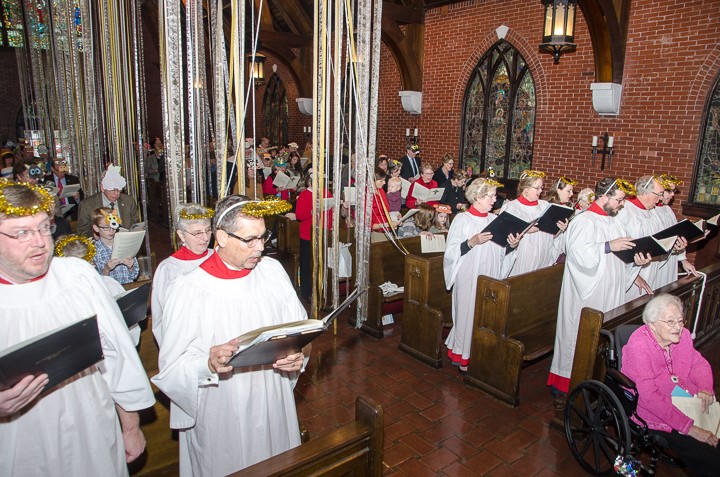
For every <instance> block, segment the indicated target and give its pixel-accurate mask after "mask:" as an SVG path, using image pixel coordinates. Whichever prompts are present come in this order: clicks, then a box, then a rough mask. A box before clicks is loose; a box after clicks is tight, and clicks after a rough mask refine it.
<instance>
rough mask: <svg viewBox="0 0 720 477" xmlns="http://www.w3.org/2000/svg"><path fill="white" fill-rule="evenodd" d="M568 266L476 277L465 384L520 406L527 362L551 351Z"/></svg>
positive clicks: (561, 265) (512, 404)
mask: <svg viewBox="0 0 720 477" xmlns="http://www.w3.org/2000/svg"><path fill="white" fill-rule="evenodd" d="M564 267H565V266H564V265H563V264H558V265H553V266H550V267H546V268H541V269H540V270H535V271H534V272H530V273H525V274H522V275H517V276H514V277H510V278H507V279H505V280H495V279H493V278H489V277H485V276H480V277H478V285H477V292H476V294H475V323H474V326H473V337H472V350H471V352H470V363H469V365H468V374H467V375H466V376H465V379H464V381H465V383H466V384H469V385H471V386H475V387H477V388H479V389H481V390H482V391H484V392H486V393H488V394H490V395H491V396H493V397H495V398H497V399H499V400H501V401H503V402H504V403H507V404H509V405H511V406H513V407H515V406H517V405H518V404H519V402H520V398H519V388H520V370H521V369H522V367H523V365H524V364H526V363H529V362H532V361H534V360H537V359H539V358H542V357H544V356H546V355H548V354H550V353H551V352H552V350H553V345H554V343H555V326H556V323H557V309H558V302H559V300H560V289H561V287H562V278H563V269H564Z"/></svg>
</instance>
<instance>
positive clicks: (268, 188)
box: [263, 157, 290, 200]
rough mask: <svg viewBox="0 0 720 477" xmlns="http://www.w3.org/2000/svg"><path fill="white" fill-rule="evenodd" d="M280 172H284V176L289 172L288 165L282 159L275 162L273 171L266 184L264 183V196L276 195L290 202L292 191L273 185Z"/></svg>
mask: <svg viewBox="0 0 720 477" xmlns="http://www.w3.org/2000/svg"><path fill="white" fill-rule="evenodd" d="M278 172H282V173H283V174H286V173H287V172H288V163H287V161H286V160H285V159H284V158H282V157H278V158H277V159H275V160H274V161H273V171H272V173H271V174H270V175H269V176H268V177H266V178H265V182H263V194H264V195H265V196H271V195H274V196H277V197H279V198H281V199H282V200H290V189H285V188H282V187H276V186H275V184H273V181H274V180H275V177H276V176H277V173H278Z"/></svg>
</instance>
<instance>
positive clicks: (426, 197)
mask: <svg viewBox="0 0 720 477" xmlns="http://www.w3.org/2000/svg"><path fill="white" fill-rule="evenodd" d="M444 192H445V188H444V187H435V188H434V189H428V188H426V187H423V186H421V185H418V184H417V183H416V184H415V187H413V190H412V196H413V197H415V198H416V199H418V200H422V201H423V202H439V201H440V199H442V196H443V193H444Z"/></svg>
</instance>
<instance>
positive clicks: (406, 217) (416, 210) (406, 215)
mask: <svg viewBox="0 0 720 477" xmlns="http://www.w3.org/2000/svg"><path fill="white" fill-rule="evenodd" d="M419 210H420V209H410V210H408V211H407V212H405V215H403V216H402V217H400V218H399V219H398V222H400V223H402V222H405V221H406V220H407V219H409V218H411V217H412V216H413V215H415V214H417V213H418V211H419Z"/></svg>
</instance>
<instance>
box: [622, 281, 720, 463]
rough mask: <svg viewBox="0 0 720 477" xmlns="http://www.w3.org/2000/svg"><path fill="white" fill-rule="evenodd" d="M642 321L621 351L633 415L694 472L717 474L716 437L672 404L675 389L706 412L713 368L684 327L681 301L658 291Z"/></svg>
mask: <svg viewBox="0 0 720 477" xmlns="http://www.w3.org/2000/svg"><path fill="white" fill-rule="evenodd" d="M643 321H644V322H645V325H643V326H641V327H640V328H638V329H637V330H636V331H635V332H634V333H633V334H632V336H630V339H629V340H628V342H627V344H626V345H625V346H624V347H623V352H622V372H623V374H625V375H626V376H628V377H629V378H630V379H632V380H633V381H635V384H636V386H637V390H638V396H639V397H638V406H637V414H638V416H639V417H640V418H642V419H643V420H644V421H645V422H646V423H647V425H648V427H649V428H650V429H651V432H652V433H653V434H654V436H655V437H656V438H657V440H658V442H659V443H660V444H661V445H664V446H665V447H668V448H670V449H673V450H674V451H675V452H677V454H678V455H679V456H680V458H682V460H683V461H684V462H685V464H686V465H687V466H688V467H689V468H690V470H692V471H693V473H694V474H697V475H708V476H709V475H718V469H719V468H720V450H718V448H717V447H716V446H717V444H718V439H717V437H715V434H714V433H713V432H711V431H708V430H705V429H701V428H699V427H697V426H695V423H694V421H693V420H692V419H691V418H689V417H688V416H686V415H685V414H683V413H682V412H680V410H679V409H678V408H676V407H675V406H674V405H673V403H672V397H671V395H672V393H673V390H675V389H676V388H681V389H682V390H684V391H687V392H688V393H689V394H691V395H697V397H699V398H700V400H701V403H702V412H705V413H707V409H708V406H709V405H710V404H711V403H712V402H713V401H714V400H715V392H714V389H713V375H712V369H711V368H710V365H709V364H708V362H707V361H706V360H705V358H703V357H702V356H701V355H700V353H698V352H697V351H696V350H695V348H694V347H693V342H692V338H691V337H690V332H689V331H688V330H687V329H685V328H684V327H683V323H684V313H683V305H682V301H680V299H679V298H677V297H675V296H673V295H668V294H660V295H657V296H656V297H654V298H653V299H652V300H650V301H649V302H648V303H647V305H645V310H643Z"/></svg>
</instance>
